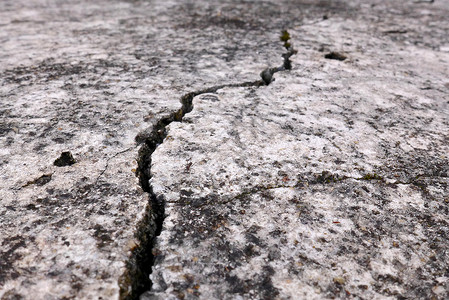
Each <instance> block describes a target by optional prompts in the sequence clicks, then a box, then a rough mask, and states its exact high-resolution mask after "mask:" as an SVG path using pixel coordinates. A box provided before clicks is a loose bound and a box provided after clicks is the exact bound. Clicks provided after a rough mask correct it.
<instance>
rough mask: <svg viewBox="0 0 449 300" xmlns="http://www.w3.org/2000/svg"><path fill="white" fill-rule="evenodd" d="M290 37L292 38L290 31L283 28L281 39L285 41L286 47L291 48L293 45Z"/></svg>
mask: <svg viewBox="0 0 449 300" xmlns="http://www.w3.org/2000/svg"><path fill="white" fill-rule="evenodd" d="M290 38H291V37H290V33H288V31H287V30H282V32H281V36H280V40H281V41H282V42H284V47H285V48H287V49H288V48H290V46H291V44H290V43H289V42H288V41H289V40H290Z"/></svg>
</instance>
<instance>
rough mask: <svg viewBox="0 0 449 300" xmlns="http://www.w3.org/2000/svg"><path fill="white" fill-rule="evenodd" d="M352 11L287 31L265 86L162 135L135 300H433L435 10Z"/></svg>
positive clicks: (441, 290)
mask: <svg viewBox="0 0 449 300" xmlns="http://www.w3.org/2000/svg"><path fill="white" fill-rule="evenodd" d="M354 9H356V12H354V13H353V14H351V15H346V16H345V17H344V18H343V17H340V16H339V15H330V16H328V18H327V19H325V20H322V21H321V22H317V23H313V24H310V25H301V26H300V25H298V26H292V27H291V28H290V29H289V32H290V34H291V36H292V40H293V43H294V45H295V47H296V48H297V49H298V50H299V51H298V54H297V55H296V56H294V57H292V65H293V70H291V71H290V72H283V73H277V74H275V77H276V80H275V81H274V82H273V83H271V84H270V85H269V86H267V87H259V88H228V89H222V90H219V91H217V92H216V93H211V94H204V95H200V96H198V97H196V98H195V99H194V101H193V105H194V109H193V111H192V112H191V113H189V114H187V115H186V116H185V117H184V120H183V122H182V123H172V124H170V126H169V131H168V136H167V138H166V139H165V142H164V143H163V144H162V145H161V146H160V147H159V148H158V149H157V150H156V152H155V153H154V154H153V164H152V168H151V172H152V174H153V178H152V180H151V184H152V185H153V187H154V192H155V193H156V194H157V195H158V196H159V197H160V199H164V200H165V201H166V215H167V217H166V219H165V222H164V227H163V230H162V233H161V235H160V236H159V237H158V241H157V245H156V248H155V250H154V253H156V255H157V259H156V263H155V266H154V267H153V273H152V275H151V278H152V280H153V283H154V285H153V289H152V290H151V291H149V292H147V293H146V294H145V295H144V297H142V298H143V299H176V298H178V299H195V298H197V297H199V298H202V299H276V298H278V299H298V298H299V299H323V298H326V299H329V298H338V299H345V298H348V299H350V298H356V299H359V298H362V299H384V298H392V299H447V298H448V297H449V285H448V279H449V273H448V270H449V263H448V262H449V243H448V238H449V236H448V234H449V227H448V226H449V222H448V214H449V203H448V202H449V188H448V184H449V179H448V172H449V163H448V153H449V143H448V132H449V97H448V92H449V80H448V78H447V74H448V71H449V51H448V50H449V49H448V48H447V45H448V44H447V43H448V35H447V32H448V27H449V23H448V17H447V16H448V9H449V7H448V5H447V3H443V2H442V1H440V3H438V1H437V2H436V3H435V6H429V5H424V4H414V3H412V2H409V3H402V2H401V3H400V4H399V3H398V4H394V5H393V4H383V3H382V1H378V3H377V4H376V5H366V4H364V5H360V6H358V7H356V8H354ZM311 23H312V22H311ZM332 52H334V53H338V54H339V55H327V54H330V53H332ZM326 56H327V58H326ZM344 57H346V58H344Z"/></svg>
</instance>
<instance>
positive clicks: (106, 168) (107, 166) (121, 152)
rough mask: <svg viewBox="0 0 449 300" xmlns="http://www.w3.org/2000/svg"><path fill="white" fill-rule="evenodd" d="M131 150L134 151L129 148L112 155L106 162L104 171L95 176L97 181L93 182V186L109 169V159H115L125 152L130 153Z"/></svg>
mask: <svg viewBox="0 0 449 300" xmlns="http://www.w3.org/2000/svg"><path fill="white" fill-rule="evenodd" d="M131 149H134V147H130V148H128V149H125V150H122V151H120V152H117V153H115V154H114V155H112V156H111V157H109V158H108V159H107V160H106V165H105V167H104V169H103V170H102V171H101V172H100V174H99V175H98V176H97V179H96V180H95V185H96V184H97V183H98V180H99V179H100V177H101V176H103V174H104V173H105V172H106V171H107V170H108V168H109V162H110V161H111V159H113V158H116V157H117V156H119V155H120V154H123V153H125V152H128V151H130V150H131Z"/></svg>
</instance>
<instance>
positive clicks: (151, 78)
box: [0, 0, 282, 299]
mask: <svg viewBox="0 0 449 300" xmlns="http://www.w3.org/2000/svg"><path fill="white" fill-rule="evenodd" d="M242 5H243V6H244V7H245V9H242ZM270 5H272V6H274V7H277V6H276V5H275V4H270ZM262 9H263V7H255V6H251V5H244V4H235V5H234V4H233V3H228V4H226V3H225V4H218V3H211V2H210V1H208V2H207V3H205V2H197V3H195V4H193V3H184V2H183V1H171V2H170V1H157V2H154V1H151V2H147V1H70V2H67V1H51V2H49V1H16V0H14V1H2V2H1V3H0V23H1V24H0V28H1V30H0V40H1V46H0V47H1V51H0V55H1V58H0V78H1V87H0V93H1V103H0V108H1V118H2V121H1V131H0V132H1V137H0V143H1V146H0V149H1V166H0V168H1V170H0V174H1V180H0V187H1V189H0V193H1V194H0V198H1V199H2V200H1V206H0V217H1V231H0V236H1V240H2V241H1V248H0V249H1V250H0V251H1V252H0V253H1V259H0V266H1V267H0V286H1V288H0V290H1V292H0V297H3V298H5V299H9V298H14V297H19V296H26V297H34V296H35V295H40V296H41V297H42V298H58V299H59V298H63V297H72V296H74V295H75V296H76V297H77V298H84V297H85V298H91V297H97V296H102V297H104V298H110V297H113V296H114V297H115V296H116V295H117V294H118V293H119V285H118V284H117V282H118V279H119V277H121V276H122V275H123V274H124V273H126V266H125V263H126V262H127V261H128V259H129V256H130V250H133V249H134V251H136V250H135V248H136V244H139V243H140V242H141V241H139V240H138V239H137V238H136V237H135V234H136V230H137V229H136V228H137V227H138V226H137V223H138V221H139V220H140V219H142V216H143V214H145V207H146V206H147V205H148V195H147V194H146V193H144V192H143V191H142V189H141V188H140V187H139V184H138V180H137V178H136V176H135V174H134V172H135V171H136V169H137V163H136V160H137V156H138V154H137V150H138V145H137V144H136V143H135V138H136V136H137V135H139V141H140V142H142V141H143V140H145V137H146V136H147V135H148V134H147V133H149V132H151V131H152V128H153V127H152V126H153V125H154V124H155V123H156V122H157V121H158V120H159V119H160V118H162V117H163V116H165V115H169V114H170V113H171V112H172V111H175V110H176V109H178V108H179V107H180V103H179V99H180V97H181V95H183V94H184V93H187V92H189V91H193V90H196V89H199V88H202V87H204V86H213V85H217V84H225V83H233V82H234V83H235V82H241V81H247V80H255V79H258V73H259V72H260V70H262V69H263V68H265V67H266V66H268V65H271V64H273V63H274V62H276V64H279V63H280V62H281V61H282V58H281V57H280V56H279V53H280V51H281V49H282V45H280V44H279V43H278V35H279V32H278V31H279V30H278V29H277V28H274V26H273V27H261V26H256V25H257V24H253V22H256V21H257V22H262V21H263V20H262V19H259V16H260V15H261V14H260V13H258V12H257V11H259V12H260V11H261V10H262ZM241 10H246V11H247V14H248V15H247V16H244V15H240V13H239V11H241ZM251 14H252V15H251ZM240 18H243V19H240ZM248 36H251V39H248V38H247V37H248ZM257 52H260V53H259V54H258V53H257ZM66 151H69V152H70V153H71V154H72V155H73V157H74V159H75V161H76V163H75V164H72V165H68V166H61V167H58V166H55V165H54V161H55V160H56V159H57V158H58V157H59V156H60V155H61V153H62V152H66ZM147 223H148V224H146V225H148V226H147V227H148V228H146V230H147V231H149V232H146V233H148V234H151V231H154V226H151V220H147ZM146 225H144V227H145V226H146ZM139 238H141V237H139ZM137 248H138V247H137ZM147 269H149V266H147ZM148 272H149V270H148ZM132 276H135V275H132ZM125 277H126V276H125ZM128 280H134V279H132V278H131V279H124V280H123V282H122V283H121V285H122V286H121V287H122V294H123V295H127V294H128V286H129V282H128Z"/></svg>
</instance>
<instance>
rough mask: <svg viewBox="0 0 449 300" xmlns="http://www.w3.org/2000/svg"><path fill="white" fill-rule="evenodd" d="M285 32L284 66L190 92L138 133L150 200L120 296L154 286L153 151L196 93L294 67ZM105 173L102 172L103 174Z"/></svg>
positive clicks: (157, 205)
mask: <svg viewBox="0 0 449 300" xmlns="http://www.w3.org/2000/svg"><path fill="white" fill-rule="evenodd" d="M285 33H287V35H288V32H287V31H283V32H282V35H281V41H284V47H285V48H286V49H287V52H286V53H284V54H282V57H283V58H284V63H283V65H282V66H280V67H275V68H267V69H265V70H264V71H262V73H261V74H260V76H261V78H262V79H261V80H256V81H249V82H242V83H231V84H223V85H216V86H212V87H209V88H205V89H202V90H198V91H194V92H190V93H187V94H185V95H183V96H182V97H181V99H180V101H181V104H182V106H181V108H180V109H179V110H177V111H175V112H173V113H171V114H170V115H169V116H167V117H164V118H161V119H160V120H159V121H157V123H156V124H155V125H154V126H153V128H152V131H151V132H150V133H148V132H143V133H141V134H139V135H137V136H136V142H137V143H138V144H142V146H141V148H140V149H139V153H138V161H137V162H138V168H137V172H136V175H137V176H138V178H139V183H140V185H141V187H142V189H143V190H144V191H145V192H146V193H148V195H149V202H150V203H149V205H148V206H147V208H146V212H145V216H144V218H143V219H142V220H141V221H140V222H139V224H138V228H137V232H136V238H137V240H138V241H139V244H138V246H137V247H136V248H134V250H133V251H132V254H131V257H130V259H129V261H128V262H127V264H126V271H125V273H124V274H123V275H122V276H121V278H120V279H119V286H120V299H137V298H138V297H139V296H140V295H141V294H142V293H143V292H145V291H148V290H151V287H152V282H151V280H150V278H149V275H150V274H151V271H152V266H153V264H154V254H153V253H152V249H153V247H154V244H155V241H156V238H157V236H159V235H160V233H161V230H162V225H163V222H164V218H165V202H164V200H163V199H162V198H158V197H157V195H156V194H155V193H154V192H153V189H152V187H151V185H150V183H149V182H150V179H151V170H150V169H151V155H152V154H153V152H154V151H155V150H156V148H157V147H158V146H159V145H160V144H162V143H163V141H164V139H165V137H166V136H167V126H168V125H169V124H170V123H172V122H181V121H182V119H183V117H184V116H185V115H186V114H187V113H189V112H191V111H192V109H193V104H192V103H193V99H194V98H195V97H196V96H199V95H201V94H205V93H214V92H216V91H217V90H219V89H223V88H235V87H256V88H257V87H260V86H264V85H269V84H270V83H271V82H273V80H274V78H273V75H274V74H275V73H277V72H280V71H284V70H290V69H291V68H292V66H291V61H290V57H291V56H292V55H294V54H295V53H297V51H296V50H295V49H293V46H292V44H291V43H289V42H288V40H289V39H290V35H288V38H285V37H284V34H285ZM106 168H107V166H106ZM103 173H104V172H102V174H103ZM102 174H100V176H101V175H102Z"/></svg>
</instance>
